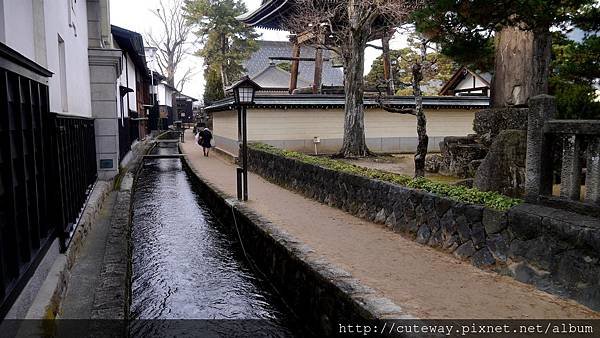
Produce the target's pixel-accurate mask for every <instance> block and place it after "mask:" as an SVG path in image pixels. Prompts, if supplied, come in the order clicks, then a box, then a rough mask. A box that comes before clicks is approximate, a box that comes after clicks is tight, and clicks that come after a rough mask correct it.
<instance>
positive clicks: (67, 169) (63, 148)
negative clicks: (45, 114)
mask: <svg viewBox="0 0 600 338" xmlns="http://www.w3.org/2000/svg"><path fill="white" fill-rule="evenodd" d="M50 121H51V125H52V127H53V129H52V132H51V140H52V141H51V144H52V150H53V155H52V158H53V161H52V162H51V164H52V172H51V174H52V180H51V185H50V186H51V189H52V191H53V194H52V195H53V196H54V197H53V198H52V199H51V201H52V205H53V208H52V209H51V212H50V217H51V219H52V220H53V221H54V224H56V227H57V235H58V236H59V238H60V240H61V243H60V244H61V251H65V250H66V248H67V247H68V245H69V242H70V240H71V238H72V236H73V232H74V230H75V226H76V224H77V222H78V220H79V218H80V216H81V213H82V211H83V208H84V207H85V202H86V200H87V198H88V196H89V194H90V192H91V190H92V188H93V185H94V183H95V182H96V178H97V167H96V137H95V132H94V120H93V119H89V118H84V117H73V116H65V115H58V114H51V115H50Z"/></svg>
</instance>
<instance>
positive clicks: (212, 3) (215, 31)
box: [184, 0, 259, 90]
mask: <svg viewBox="0 0 600 338" xmlns="http://www.w3.org/2000/svg"><path fill="white" fill-rule="evenodd" d="M184 10H185V12H186V13H187V19H188V22H189V23H190V24H191V25H193V26H194V28H195V31H194V33H195V34H196V35H197V36H198V37H199V38H200V41H201V43H202V45H203V46H202V48H201V49H200V50H198V51H197V53H196V54H197V55H198V56H200V57H203V58H204V62H205V64H207V65H210V67H213V68H214V69H207V75H209V76H211V75H213V74H211V72H213V71H217V72H218V75H219V77H220V78H221V81H220V82H221V86H222V88H223V90H224V89H225V88H226V87H227V86H228V85H230V84H231V83H233V82H234V81H236V80H237V79H238V78H239V77H240V76H241V75H242V74H243V71H244V68H243V66H242V62H243V61H244V60H246V59H247V58H248V57H249V56H250V55H251V54H252V52H254V51H256V50H257V48H258V45H257V43H256V38H258V36H259V35H258V34H257V33H256V32H255V31H254V29H253V28H252V27H247V26H246V25H244V24H243V23H241V22H240V21H238V20H237V19H236V17H237V16H239V15H241V14H244V13H245V12H246V6H245V4H244V2H243V1H241V0H186V2H185V8H184ZM211 86H213V84H211ZM207 87H208V86H207Z"/></svg>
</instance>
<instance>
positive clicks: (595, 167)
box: [525, 95, 600, 216]
mask: <svg viewBox="0 0 600 338" xmlns="http://www.w3.org/2000/svg"><path fill="white" fill-rule="evenodd" d="M529 106H530V112H529V121H528V132H527V143H528V144H527V179H526V187H525V189H526V197H527V200H528V201H529V202H534V203H541V204H545V205H549V206H552V207H556V208H561V209H567V210H571V211H575V212H578V213H583V214H590V215H593V216H600V120H555V119H554V115H555V112H556V108H555V102H554V98H553V97H551V96H546V95H544V96H538V97H535V98H532V99H531V100H530V104H529ZM556 153H558V154H560V156H559V157H560V158H561V162H562V164H561V169H560V171H559V172H558V175H557V173H556V171H555V168H554V161H553V158H554V156H553V155H554V154H556ZM584 174H585V179H584ZM556 176H558V178H557V177H556ZM558 182H560V193H559V194H557V195H559V196H555V194H553V188H554V187H555V186H556V185H557V183H558Z"/></svg>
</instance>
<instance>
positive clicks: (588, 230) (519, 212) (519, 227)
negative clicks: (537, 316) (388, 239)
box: [249, 149, 600, 310]
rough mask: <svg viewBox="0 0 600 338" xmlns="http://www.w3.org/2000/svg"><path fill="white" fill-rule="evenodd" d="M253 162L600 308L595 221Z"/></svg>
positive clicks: (294, 185) (283, 161)
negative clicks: (505, 208)
mask: <svg viewBox="0 0 600 338" xmlns="http://www.w3.org/2000/svg"><path fill="white" fill-rule="evenodd" d="M249 166H250V170H252V171H254V172H256V173H258V174H259V175H261V176H263V177H264V178H266V179H268V180H270V181H272V182H274V183H276V184H278V185H281V186H283V187H285V188H288V189H291V190H294V191H297V192H299V193H301V194H303V195H304V196H306V197H309V198H312V199H315V200H318V201H320V202H321V203H325V204H328V205H330V206H333V207H336V208H339V209H342V210H344V211H346V212H349V213H351V214H353V215H356V216H358V217H360V218H363V219H366V220H369V221H372V222H375V223H380V224H385V225H386V226H387V227H388V228H389V229H390V230H393V231H395V232H398V233H401V234H404V235H406V236H409V237H410V238H412V239H414V240H415V241H417V242H418V243H421V244H425V245H429V246H431V247H434V248H437V249H439V250H443V251H446V252H448V253H452V254H453V255H455V256H456V257H458V258H460V259H463V260H469V261H470V262H471V263H472V264H473V265H475V266H477V267H480V268H486V269H492V270H495V271H497V272H499V273H502V274H507V275H511V276H513V277H515V278H516V279H518V280H520V281H523V282H526V283H531V284H534V285H536V286H537V287H538V288H540V289H542V290H546V291H549V292H552V293H555V294H558V295H561V296H565V297H569V298H573V299H575V300H577V301H578V302H580V303H582V304H584V305H586V306H589V307H590V308H592V309H594V310H599V309H600V278H599V276H600V264H599V258H600V251H599V249H600V221H599V220H598V219H595V218H591V217H586V216H581V215H577V214H572V213H567V212H564V211H558V210H555V209H549V208H545V207H541V206H533V205H527V204H525V205H521V206H518V207H515V208H513V209H511V210H509V211H508V212H499V211H495V210H493V209H489V208H485V207H483V206H478V205H469V204H465V203H461V202H457V201H454V200H450V199H448V198H444V197H440V196H437V195H434V194H431V193H427V192H424V191H421V190H415V189H409V188H406V187H402V186H398V185H394V184H391V183H387V182H382V181H378V180H374V179H369V178H366V177H363V176H357V175H351V174H346V173H341V172H337V171H334V170H330V169H326V168H323V167H319V166H315V165H311V164H307V163H303V162H300V161H298V160H295V159H289V158H284V157H281V156H278V155H274V154H271V153H268V152H265V151H261V150H256V149H250V150H249Z"/></svg>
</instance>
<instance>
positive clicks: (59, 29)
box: [0, 0, 92, 116]
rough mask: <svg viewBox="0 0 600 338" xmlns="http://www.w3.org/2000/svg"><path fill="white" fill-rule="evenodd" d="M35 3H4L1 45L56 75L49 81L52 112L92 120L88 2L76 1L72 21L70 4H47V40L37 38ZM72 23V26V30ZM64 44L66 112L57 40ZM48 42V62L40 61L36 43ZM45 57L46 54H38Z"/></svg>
mask: <svg viewBox="0 0 600 338" xmlns="http://www.w3.org/2000/svg"><path fill="white" fill-rule="evenodd" d="M32 4H33V3H32V0H2V11H1V12H0V14H1V16H0V18H1V19H2V22H1V24H0V26H2V27H3V30H4V34H0V38H2V39H3V40H2V42H4V43H5V44H6V45H8V46H9V47H11V48H13V49H15V50H16V51H18V52H19V53H21V54H23V55H25V56H26V57H28V58H29V59H31V60H34V61H36V62H37V63H39V64H41V65H43V66H45V67H46V68H48V70H50V71H51V72H53V73H54V75H53V76H52V77H51V78H50V80H49V90H50V111H52V112H59V113H62V114H68V115H79V116H91V115H92V109H91V99H90V78H89V65H88V51H87V48H88V45H87V44H88V41H87V10H86V1H77V2H75V1H73V6H74V7H73V11H72V14H71V17H70V19H69V11H71V8H70V7H69V1H67V0H64V1H63V0H60V1H58V0H45V1H44V2H43V6H44V8H43V12H44V21H45V27H44V29H43V31H44V32H45V34H43V35H44V36H35V30H34V22H33V5H32ZM69 23H72V25H71V26H70V25H69ZM59 35H60V37H61V38H62V39H63V40H64V43H65V64H66V79H67V85H66V88H67V95H68V100H67V111H63V107H62V104H61V102H62V101H61V85H60V69H59V50H58V36H59ZM36 39H37V40H38V41H40V39H41V40H44V39H45V45H46V53H45V55H46V60H37V59H36V53H35V42H34V41H36ZM38 55H44V53H41V54H40V53H38Z"/></svg>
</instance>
